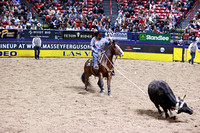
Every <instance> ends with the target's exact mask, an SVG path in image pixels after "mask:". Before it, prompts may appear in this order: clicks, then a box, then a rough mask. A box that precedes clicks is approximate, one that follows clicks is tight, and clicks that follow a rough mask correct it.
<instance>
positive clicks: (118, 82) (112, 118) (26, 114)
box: [0, 58, 200, 133]
mask: <svg viewBox="0 0 200 133" xmlns="http://www.w3.org/2000/svg"><path fill="white" fill-rule="evenodd" d="M86 60H87V59H86V58H41V59H40V60H34V59H33V58H1V59H0V68H1V69H0V133H7V132H8V133H23V132H25V133H37V132H38V133H143V132H144V133H150V132H152V133H155V132H168V133H169V132H170V133H185V132H186V133H187V132H188V133H191V132H194V133H199V132H200V101H197V102H189V103H187V104H188V106H189V107H190V108H191V109H193V110H194V114H193V115H189V114H185V113H182V114H176V113H175V112H173V114H174V115H175V116H176V120H173V119H165V118H164V113H163V116H159V114H158V113H157V109H156V108H155V107H154V105H153V103H152V102H151V101H150V99H149V97H148V96H146V95H144V94H143V93H142V92H141V91H140V90H138V88H137V87H136V86H134V85H133V84H132V83H130V82H129V81H127V79H125V78H124V77H123V76H121V75H120V73H119V72H118V71H116V76H115V77H113V79H112V84H111V89H112V95H113V97H109V96H107V89H106V86H105V90H106V92H105V95H104V96H100V94H99V91H100V90H99V88H98V86H97V84H96V83H97V78H94V77H91V78H90V83H91V84H92V86H91V87H90V88H89V91H88V92H85V91H84V85H83V83H82V82H81V78H80V77H81V74H82V72H83V66H84V62H85V61H86ZM115 64H116V65H118V66H116V68H117V69H118V70H119V71H120V72H122V73H123V74H124V75H126V77H127V78H129V79H130V80H131V81H133V82H134V83H135V84H137V85H138V86H139V87H140V88H141V89H142V90H144V91H145V93H146V94H147V87H148V84H149V83H150V82H151V81H152V80H154V79H159V80H164V81H166V82H167V83H168V84H169V85H170V87H171V88H172V90H173V92H174V94H175V96H181V97H182V96H183V95H184V94H186V95H187V96H186V98H185V100H186V101H187V100H191V99H199V98H200V71H199V70H200V64H194V65H190V64H188V63H181V62H157V61H141V60H122V59H118V60H117V61H116V63H115ZM104 83H106V81H104Z"/></svg>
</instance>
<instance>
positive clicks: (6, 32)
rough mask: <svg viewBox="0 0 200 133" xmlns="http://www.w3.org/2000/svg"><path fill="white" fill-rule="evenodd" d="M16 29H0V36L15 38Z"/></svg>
mask: <svg viewBox="0 0 200 133" xmlns="http://www.w3.org/2000/svg"><path fill="white" fill-rule="evenodd" d="M17 35H18V30H8V29H0V38H17Z"/></svg>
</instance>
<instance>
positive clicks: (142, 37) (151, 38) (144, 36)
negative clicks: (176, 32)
mask: <svg viewBox="0 0 200 133" xmlns="http://www.w3.org/2000/svg"><path fill="white" fill-rule="evenodd" d="M139 41H142V42H161V43H170V34H159V33H140V34H139Z"/></svg>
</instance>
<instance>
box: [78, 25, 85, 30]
mask: <svg viewBox="0 0 200 133" xmlns="http://www.w3.org/2000/svg"><path fill="white" fill-rule="evenodd" d="M78 30H79V31H85V27H83V24H82V23H81V24H80V27H79V28H78Z"/></svg>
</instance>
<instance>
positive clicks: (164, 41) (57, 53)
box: [0, 30, 200, 62]
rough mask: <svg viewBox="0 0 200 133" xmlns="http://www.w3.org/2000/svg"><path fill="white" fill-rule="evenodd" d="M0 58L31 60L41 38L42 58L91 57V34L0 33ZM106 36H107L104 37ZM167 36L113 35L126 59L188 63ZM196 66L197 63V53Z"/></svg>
mask: <svg viewBox="0 0 200 133" xmlns="http://www.w3.org/2000/svg"><path fill="white" fill-rule="evenodd" d="M0 33H1V34H0V36H1V39H0V57H33V56H34V51H33V47H32V38H33V37H34V35H35V34H38V35H39V36H40V37H41V38H42V47H41V57H86V58H90V57H91V50H90V40H91V38H92V37H93V33H92V32H83V31H62V32H61V31H54V30H24V31H23V33H24V36H23V37H22V38H16V33H15V32H13V31H2V30H1V31H0ZM104 36H105V37H107V36H108V34H107V33H105V34H104ZM170 36H171V35H170V34H146V33H142V34H140V33H127V32H119V33H112V37H113V39H114V40H116V41H118V42H119V45H120V47H121V48H122V50H123V51H124V56H123V57H122V58H125V59H139V60H156V61H183V62H184V61H187V60H188V59H189V58H190V54H189V52H188V50H187V45H186V43H185V42H184V43H183V44H181V45H180V46H178V45H174V43H173V38H172V39H171V37H170ZM52 38H53V39H52ZM196 56H197V57H196V58H195V62H200V58H199V54H198V53H197V55H196Z"/></svg>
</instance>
